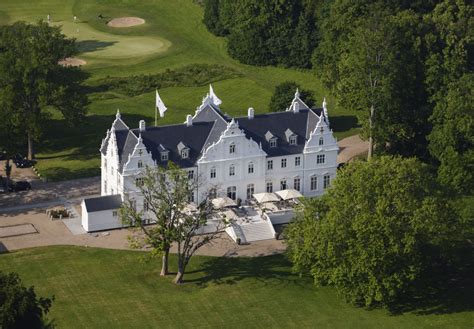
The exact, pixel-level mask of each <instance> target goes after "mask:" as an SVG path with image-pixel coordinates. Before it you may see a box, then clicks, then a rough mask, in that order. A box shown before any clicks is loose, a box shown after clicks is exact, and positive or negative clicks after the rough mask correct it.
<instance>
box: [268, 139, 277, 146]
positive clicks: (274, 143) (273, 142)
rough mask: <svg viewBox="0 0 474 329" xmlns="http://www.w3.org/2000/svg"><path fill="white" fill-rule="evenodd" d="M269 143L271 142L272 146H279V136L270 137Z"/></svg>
mask: <svg viewBox="0 0 474 329" xmlns="http://www.w3.org/2000/svg"><path fill="white" fill-rule="evenodd" d="M269 144H270V147H271V148H275V147H277V138H276V137H274V138H272V139H270V141H269Z"/></svg>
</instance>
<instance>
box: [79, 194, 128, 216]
mask: <svg viewBox="0 0 474 329" xmlns="http://www.w3.org/2000/svg"><path fill="white" fill-rule="evenodd" d="M84 203H85V204H86V209H87V212H96V211H103V210H112V209H118V208H120V207H121V206H122V198H121V197H120V195H118V194H116V195H106V196H99V197H97V198H89V199H84Z"/></svg>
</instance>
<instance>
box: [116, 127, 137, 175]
mask: <svg viewBox="0 0 474 329" xmlns="http://www.w3.org/2000/svg"><path fill="white" fill-rule="evenodd" d="M115 136H117V137H116V138H117V148H118V154H119V165H120V168H119V170H120V171H122V168H123V165H124V164H125V163H127V161H128V155H129V154H132V152H133V149H134V148H135V145H137V143H138V138H137V136H135V135H134V134H133V132H132V131H131V130H119V131H116V132H115Z"/></svg>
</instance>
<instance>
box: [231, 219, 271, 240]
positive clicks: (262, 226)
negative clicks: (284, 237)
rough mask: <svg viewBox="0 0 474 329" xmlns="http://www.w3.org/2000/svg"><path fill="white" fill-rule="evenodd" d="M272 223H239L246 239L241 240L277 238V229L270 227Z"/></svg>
mask: <svg viewBox="0 0 474 329" xmlns="http://www.w3.org/2000/svg"><path fill="white" fill-rule="evenodd" d="M270 225H271V224H270V223H268V222H267V221H261V222H257V223H249V224H242V225H238V226H240V229H241V231H242V233H243V236H245V240H243V239H241V241H245V242H253V241H261V240H270V239H275V235H274V234H275V231H274V230H273V229H272V228H270Z"/></svg>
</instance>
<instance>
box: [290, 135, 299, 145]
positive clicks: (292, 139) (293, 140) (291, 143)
mask: <svg viewBox="0 0 474 329" xmlns="http://www.w3.org/2000/svg"><path fill="white" fill-rule="evenodd" d="M296 140H297V136H296V135H291V136H290V145H296Z"/></svg>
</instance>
